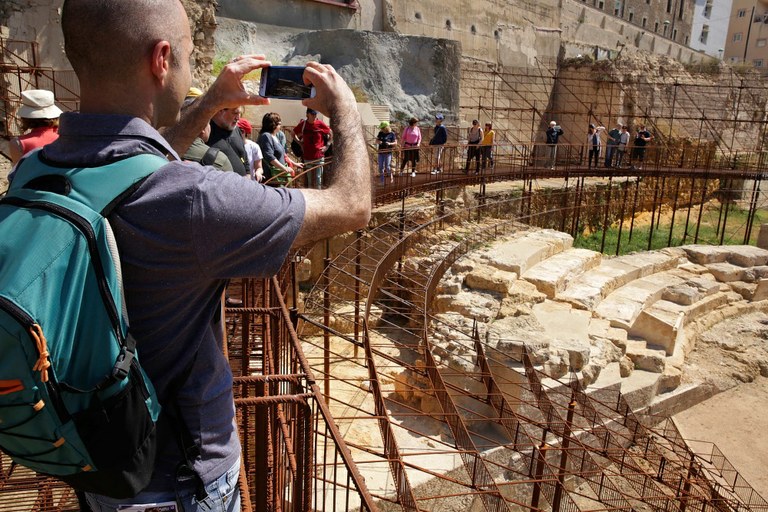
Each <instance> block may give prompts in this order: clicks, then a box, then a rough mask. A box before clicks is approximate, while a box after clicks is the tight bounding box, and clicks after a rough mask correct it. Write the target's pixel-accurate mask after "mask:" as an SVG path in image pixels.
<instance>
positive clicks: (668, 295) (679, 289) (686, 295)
mask: <svg viewBox="0 0 768 512" xmlns="http://www.w3.org/2000/svg"><path fill="white" fill-rule="evenodd" d="M661 298H662V299H664V300H668V301H670V302H674V303H675V304H680V305H683V306H688V305H690V304H693V303H694V302H696V301H697V300H699V299H700V298H701V293H700V292H699V290H698V289H696V288H694V287H693V286H689V285H687V284H679V285H675V286H670V287H668V288H665V289H664V292H663V293H662V295H661Z"/></svg>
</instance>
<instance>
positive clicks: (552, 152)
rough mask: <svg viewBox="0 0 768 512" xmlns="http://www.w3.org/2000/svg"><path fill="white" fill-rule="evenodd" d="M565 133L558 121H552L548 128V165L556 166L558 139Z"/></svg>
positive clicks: (551, 167)
mask: <svg viewBox="0 0 768 512" xmlns="http://www.w3.org/2000/svg"><path fill="white" fill-rule="evenodd" d="M562 134H563V129H562V128H560V127H559V126H558V125H557V121H550V122H549V128H547V167H549V168H550V169H554V168H555V162H556V160H557V139H558V138H559V137H560V136H561V135H562Z"/></svg>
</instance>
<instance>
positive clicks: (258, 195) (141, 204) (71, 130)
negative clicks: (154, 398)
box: [42, 113, 305, 490]
mask: <svg viewBox="0 0 768 512" xmlns="http://www.w3.org/2000/svg"><path fill="white" fill-rule="evenodd" d="M137 153H155V154H160V155H172V156H173V157H174V158H176V159H178V155H176V153H175V152H174V151H173V149H171V148H170V146H169V145H168V143H167V142H166V141H165V140H164V139H163V138H162V136H161V135H160V134H159V133H158V132H157V131H156V130H155V129H153V128H152V127H151V126H149V125H148V124H147V123H146V122H144V121H142V120H140V119H137V118H132V117H126V116H110V115H86V114H77V113H65V114H63V115H62V116H61V118H60V128H59V139H58V140H57V141H56V142H54V143H52V144H50V145H48V146H46V147H45V148H44V149H43V153H42V156H43V158H45V159H46V160H48V161H49V162H52V163H54V164H62V165H66V166H99V165H104V164H106V163H108V162H111V161H114V160H119V159H122V158H125V157H128V156H131V155H134V154H137ZM304 207H305V204H304V197H303V195H302V194H301V192H299V191H298V190H292V189H285V188H278V189H276V188H271V187H265V186H263V185H261V184H259V183H257V182H255V181H250V180H243V179H242V177H240V176H238V175H237V174H235V173H232V172H222V171H219V170H216V169H214V168H213V167H203V166H201V165H199V164H197V163H193V162H180V161H174V162H171V163H169V164H168V165H165V166H163V167H162V168H161V169H159V170H158V171H156V172H155V173H154V174H152V175H151V176H150V177H149V178H147V180H146V181H145V182H144V183H143V184H142V185H141V187H140V188H139V189H138V190H137V191H136V192H135V193H134V194H133V195H131V196H130V197H129V198H128V199H126V200H125V201H124V202H123V203H122V204H121V205H120V206H119V207H118V208H117V210H115V212H114V213H113V214H112V215H111V216H110V222H111V224H112V227H113V229H114V232H115V236H116V239H117V245H118V249H119V252H120V257H121V264H122V270H123V280H124V288H125V295H126V303H127V306H128V317H129V320H130V325H131V331H132V333H133V335H134V336H135V338H136V339H137V341H138V350H139V359H140V361H141V364H142V366H143V367H144V369H145V370H146V372H147V374H148V375H149V377H150V379H151V380H152V382H153V384H154V385H155V388H156V389H157V392H158V396H159V398H160V402H161V403H163V402H164V400H166V398H167V393H168V385H169V383H170V382H171V381H173V380H174V379H177V378H178V376H179V375H180V374H181V373H183V371H184V369H185V368H187V367H189V365H190V364H193V366H192V369H191V373H190V375H189V377H188V379H187V381H186V382H185V383H184V385H183V387H182V388H181V390H180V391H179V393H178V402H179V405H180V408H181V411H182V414H183V416H184V420H185V422H186V425H187V427H188V428H189V430H190V432H191V434H192V436H193V438H194V439H195V440H196V442H197V443H198V445H199V446H201V451H202V454H201V457H200V459H199V460H197V461H195V468H196V469H197V471H198V472H199V473H200V475H201V476H202V478H203V481H204V482H205V483H210V482H211V481H213V480H214V479H215V478H217V477H219V476H220V475H221V474H222V473H224V471H226V470H227V469H229V468H230V467H231V466H232V465H233V464H234V463H235V462H236V461H237V457H238V456H239V455H240V443H239V440H238V438H237V432H236V428H235V425H234V402H233V395H232V375H231V371H230V368H229V365H228V362H227V360H226V358H225V357H224V356H223V354H222V352H221V350H220V348H219V347H220V346H221V341H222V340H221V335H222V326H221V323H220V313H219V301H220V297H221V292H222V290H223V289H224V287H225V285H226V282H227V280H228V279H230V278H236V277H266V276H269V275H272V274H274V273H275V272H276V271H277V270H278V269H279V268H280V266H281V264H282V263H283V261H284V259H285V258H286V256H287V254H288V251H289V249H290V246H291V244H292V243H293V241H294V239H295V237H296V235H297V233H298V231H299V229H300V227H301V224H302V221H303V218H304ZM198 347H199V348H198ZM196 349H197V351H198V353H197V357H196V358H195V350H196ZM193 360H194V363H192V361H193ZM164 448H165V452H164V453H163V454H162V456H161V457H159V459H158V466H157V468H156V470H155V474H154V476H153V479H152V483H151V484H150V486H149V487H148V488H147V490H164V489H169V488H172V487H170V484H171V481H172V474H173V471H174V468H175V466H176V464H177V463H178V462H179V456H178V454H177V453H176V445H175V442H174V441H169V442H167V443H165V447H164ZM169 479H171V480H169Z"/></svg>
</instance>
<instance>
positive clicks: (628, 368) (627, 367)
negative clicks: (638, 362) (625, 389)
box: [619, 356, 635, 378]
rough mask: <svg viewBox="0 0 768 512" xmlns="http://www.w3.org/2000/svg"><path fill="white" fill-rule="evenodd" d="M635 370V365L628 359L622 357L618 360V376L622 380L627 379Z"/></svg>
mask: <svg viewBox="0 0 768 512" xmlns="http://www.w3.org/2000/svg"><path fill="white" fill-rule="evenodd" d="M634 370H635V363H634V361H632V360H631V359H630V358H629V357H627V356H624V357H622V358H621V360H619V375H621V376H622V377H623V378H627V377H629V376H630V375H632V372H633V371H634Z"/></svg>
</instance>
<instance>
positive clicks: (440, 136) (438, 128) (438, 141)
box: [429, 113, 448, 174]
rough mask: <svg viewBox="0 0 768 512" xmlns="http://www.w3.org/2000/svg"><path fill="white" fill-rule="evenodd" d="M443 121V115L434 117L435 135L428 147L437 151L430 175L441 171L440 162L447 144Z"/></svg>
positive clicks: (446, 130)
mask: <svg viewBox="0 0 768 512" xmlns="http://www.w3.org/2000/svg"><path fill="white" fill-rule="evenodd" d="M444 120H445V116H444V115H443V114H440V113H438V114H437V115H435V134H434V135H433V136H432V139H431V140H430V141H429V145H430V146H436V147H437V151H435V166H434V168H433V169H432V174H437V173H439V172H441V171H442V170H443V169H442V167H440V161H441V160H442V159H443V149H445V143H446V142H448V129H447V128H446V127H445V126H443V121H444Z"/></svg>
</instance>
